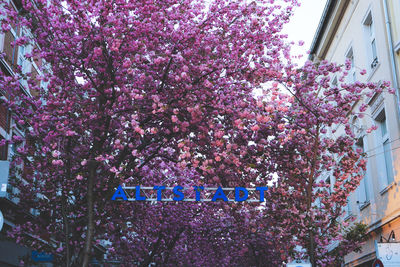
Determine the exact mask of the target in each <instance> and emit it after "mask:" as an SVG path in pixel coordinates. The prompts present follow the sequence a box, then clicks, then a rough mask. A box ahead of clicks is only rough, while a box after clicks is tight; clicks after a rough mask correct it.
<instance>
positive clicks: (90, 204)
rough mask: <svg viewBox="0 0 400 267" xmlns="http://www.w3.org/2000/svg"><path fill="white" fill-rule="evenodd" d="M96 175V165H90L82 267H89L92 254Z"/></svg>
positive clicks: (92, 163)
mask: <svg viewBox="0 0 400 267" xmlns="http://www.w3.org/2000/svg"><path fill="white" fill-rule="evenodd" d="M95 174H96V163H94V162H91V163H90V171H89V179H88V192H87V208H88V211H87V212H88V214H87V216H88V221H87V230H86V239H85V247H84V252H83V259H82V266H83V267H87V266H89V261H90V256H91V252H92V243H93V236H94V199H93V198H94V196H93V189H94V188H93V187H94V178H95Z"/></svg>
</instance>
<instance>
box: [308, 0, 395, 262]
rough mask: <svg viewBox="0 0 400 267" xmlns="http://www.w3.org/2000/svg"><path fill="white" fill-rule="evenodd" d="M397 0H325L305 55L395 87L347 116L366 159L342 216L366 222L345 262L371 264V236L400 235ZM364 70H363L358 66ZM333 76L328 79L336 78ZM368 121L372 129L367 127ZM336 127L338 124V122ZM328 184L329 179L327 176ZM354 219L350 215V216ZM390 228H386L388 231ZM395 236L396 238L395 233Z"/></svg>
mask: <svg viewBox="0 0 400 267" xmlns="http://www.w3.org/2000/svg"><path fill="white" fill-rule="evenodd" d="M399 51H400V2H399V1H395V0H393V1H390V0H351V1H350V0H328V1H327V4H326V7H325V10H324V13H323V16H322V18H321V21H320V24H319V26H318V29H317V32H316V34H315V37H314V41H313V44H312V47H311V54H310V59H312V60H314V61H320V60H328V61H331V62H337V63H344V62H345V61H346V60H347V59H349V60H350V61H351V62H352V68H351V70H350V71H349V75H348V77H347V79H348V80H347V82H355V81H361V82H373V83H380V82H382V81H390V82H391V85H392V86H393V87H394V89H395V90H396V94H395V95H392V94H389V93H387V92H382V93H380V94H375V95H374V96H372V97H364V98H363V99H362V100H361V101H359V103H357V104H356V105H355V107H354V108H355V109H356V108H357V106H359V105H361V104H363V103H367V104H368V109H367V111H366V115H365V116H364V117H363V118H362V119H356V118H355V117H354V118H353V117H349V119H350V121H351V123H352V125H353V127H354V128H353V130H354V132H355V133H356V134H357V138H358V142H357V144H356V146H357V147H358V148H361V149H362V150H363V151H364V153H365V155H366V156H365V157H366V158H367V159H368V164H367V171H366V173H365V176H364V178H363V180H362V181H361V183H360V185H359V187H358V188H357V190H356V191H355V192H353V193H352V194H351V195H350V196H349V199H348V205H347V207H346V212H345V216H344V217H343V220H348V221H349V222H362V223H365V224H367V225H368V235H367V241H366V243H365V244H364V245H363V246H362V252H361V253H350V254H348V255H346V256H345V259H344V266H372V262H373V261H374V259H375V258H376V248H375V244H376V242H381V241H386V240H387V239H388V238H389V236H390V239H391V241H394V240H397V241H400V184H399V183H400V116H399V114H400V109H399V108H400V106H399V103H400V102H399V93H400V91H399V86H398V84H399V80H398V79H399V76H400V73H399V65H400V57H399ZM362 70H366V74H365V75H362V74H361V73H360V72H361V71H362ZM337 79H338V78H337V77H332V80H331V82H332V84H333V85H336V84H337V83H338V80H337ZM372 125H376V126H377V127H378V129H377V130H375V131H372V132H370V133H368V132H367V131H366V130H367V129H368V128H370V127H371V126H372ZM338 130H339V132H340V130H343V129H340V126H338ZM323 179H328V181H327V182H330V183H331V185H332V189H333V184H334V181H329V179H330V177H329V175H328V174H327V175H326V177H323ZM352 219H354V221H353V220H352ZM392 232H393V233H394V235H393V234H391V233H392ZM396 238H397V239H396Z"/></svg>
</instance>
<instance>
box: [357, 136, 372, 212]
mask: <svg viewBox="0 0 400 267" xmlns="http://www.w3.org/2000/svg"><path fill="white" fill-rule="evenodd" d="M365 145H366V144H365V143H364V138H363V137H360V138H359V139H358V140H357V143H356V144H355V148H356V149H361V151H362V153H364V152H365V151H366V146H365ZM368 181H369V168H368V165H367V170H366V172H365V174H364V178H363V179H362V180H361V181H360V185H359V186H358V188H357V195H358V204H359V206H360V208H362V207H363V206H364V205H365V204H367V203H368V202H369V192H368Z"/></svg>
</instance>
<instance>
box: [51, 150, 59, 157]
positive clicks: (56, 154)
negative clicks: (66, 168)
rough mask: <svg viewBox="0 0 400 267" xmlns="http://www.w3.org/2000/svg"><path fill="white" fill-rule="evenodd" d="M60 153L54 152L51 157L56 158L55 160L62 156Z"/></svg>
mask: <svg viewBox="0 0 400 267" xmlns="http://www.w3.org/2000/svg"><path fill="white" fill-rule="evenodd" d="M60 154H61V153H60V151H58V150H54V151H53V152H51V155H52V156H53V157H54V158H58V156H60Z"/></svg>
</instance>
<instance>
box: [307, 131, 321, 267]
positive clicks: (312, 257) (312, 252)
mask: <svg viewBox="0 0 400 267" xmlns="http://www.w3.org/2000/svg"><path fill="white" fill-rule="evenodd" d="M318 146H319V126H317V133H316V137H315V142H314V147H313V150H314V151H313V152H314V153H313V159H312V162H311V172H310V176H309V177H308V186H307V212H308V213H310V210H311V205H312V196H313V192H312V191H313V184H314V176H315V173H316V167H317V166H316V162H317V157H318V153H317V151H318ZM310 226H311V225H310ZM310 226H309V227H310ZM309 238H310V239H309V242H310V246H309V251H308V254H309V256H310V263H311V265H312V266H313V267H316V266H317V265H316V263H315V240H314V233H313V229H312V227H311V228H309Z"/></svg>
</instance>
